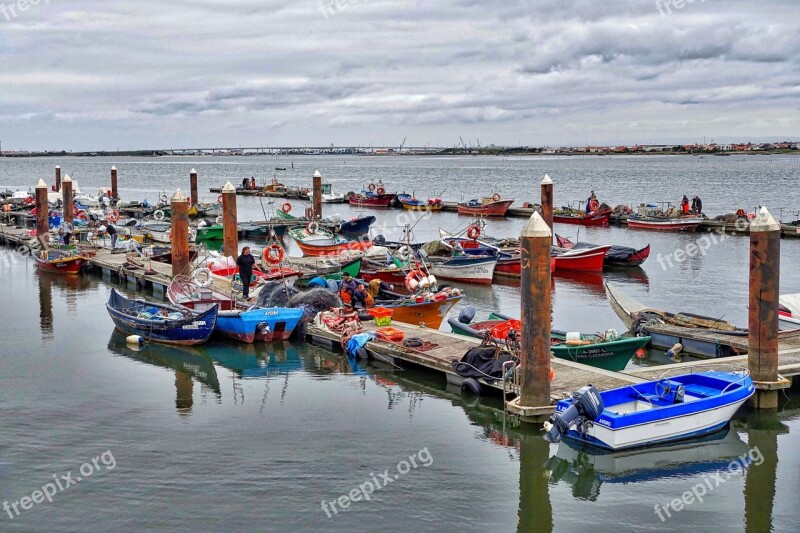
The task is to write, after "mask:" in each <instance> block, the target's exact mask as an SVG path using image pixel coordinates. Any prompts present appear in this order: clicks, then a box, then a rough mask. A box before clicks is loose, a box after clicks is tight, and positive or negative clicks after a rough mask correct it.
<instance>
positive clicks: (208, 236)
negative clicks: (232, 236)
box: [197, 224, 223, 241]
mask: <svg viewBox="0 0 800 533" xmlns="http://www.w3.org/2000/svg"><path fill="white" fill-rule="evenodd" d="M222 228H223V226H222V225H216V224H215V225H213V226H202V227H201V226H197V238H198V239H202V240H204V241H220V240H222V239H223V232H222Z"/></svg>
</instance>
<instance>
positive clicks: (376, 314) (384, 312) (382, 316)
mask: <svg viewBox="0 0 800 533" xmlns="http://www.w3.org/2000/svg"><path fill="white" fill-rule="evenodd" d="M367 312H368V313H369V314H370V315H371V316H372V317H373V318H374V319H375V325H376V326H378V327H380V326H388V325H390V324H391V323H392V315H393V314H394V311H393V310H392V309H387V308H385V307H373V308H371V309H367Z"/></svg>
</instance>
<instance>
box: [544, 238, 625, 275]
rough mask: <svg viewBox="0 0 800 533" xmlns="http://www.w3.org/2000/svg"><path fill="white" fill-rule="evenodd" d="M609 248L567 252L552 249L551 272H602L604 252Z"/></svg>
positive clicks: (602, 247)
mask: <svg viewBox="0 0 800 533" xmlns="http://www.w3.org/2000/svg"><path fill="white" fill-rule="evenodd" d="M610 248H611V245H607V246H595V247H594V248H585V249H580V250H568V249H564V248H558V247H553V251H552V256H551V258H552V262H553V263H552V265H553V269H552V270H553V272H559V271H562V270H573V271H581V272H602V270H603V263H604V262H605V257H606V252H608V250H609V249H610Z"/></svg>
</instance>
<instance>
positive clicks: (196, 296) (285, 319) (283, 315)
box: [167, 277, 303, 344]
mask: <svg viewBox="0 0 800 533" xmlns="http://www.w3.org/2000/svg"><path fill="white" fill-rule="evenodd" d="M167 297H168V298H169V300H170V302H172V303H173V304H175V305H180V306H183V307H187V308H189V309H191V310H192V312H194V313H195V314H197V315H200V314H202V313H203V312H205V311H206V310H207V309H209V308H211V307H214V306H218V307H219V314H218V316H217V323H216V326H215V328H214V331H215V332H217V333H218V334H220V335H222V336H224V337H228V338H231V339H235V340H238V341H241V342H244V343H248V344H252V343H253V342H255V341H260V342H270V341H274V340H288V339H289V336H290V335H291V334H292V332H293V331H294V329H295V328H296V327H297V324H298V322H299V321H300V318H301V317H302V316H303V311H302V310H301V309H289V308H281V307H268V308H265V307H254V308H251V307H249V306H247V305H245V304H243V303H241V302H238V301H236V300H234V299H233V298H231V297H229V296H226V295H224V294H222V293H218V292H216V291H214V290H212V289H211V288H202V287H200V286H198V285H197V284H195V283H194V282H192V281H191V280H189V279H187V278H184V277H177V278H175V279H173V280H172V282H171V283H170V284H169V286H168V287H167Z"/></svg>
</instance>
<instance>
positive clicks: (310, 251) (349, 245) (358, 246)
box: [295, 240, 372, 257]
mask: <svg viewBox="0 0 800 533" xmlns="http://www.w3.org/2000/svg"><path fill="white" fill-rule="evenodd" d="M295 242H297V246H299V247H300V251H302V252H303V255H307V256H311V257H319V256H325V255H340V254H342V253H344V252H349V251H358V252H363V251H365V250H368V249H369V248H371V247H372V242H370V241H349V242H346V243H342V244H334V245H325V246H317V245H311V244H306V243H304V242H301V241H298V240H296V241H295Z"/></svg>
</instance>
